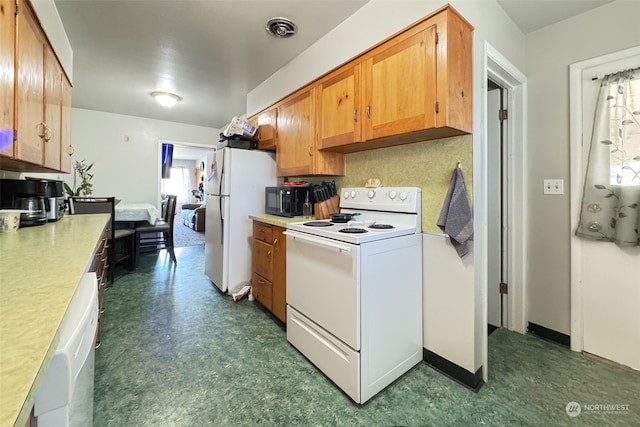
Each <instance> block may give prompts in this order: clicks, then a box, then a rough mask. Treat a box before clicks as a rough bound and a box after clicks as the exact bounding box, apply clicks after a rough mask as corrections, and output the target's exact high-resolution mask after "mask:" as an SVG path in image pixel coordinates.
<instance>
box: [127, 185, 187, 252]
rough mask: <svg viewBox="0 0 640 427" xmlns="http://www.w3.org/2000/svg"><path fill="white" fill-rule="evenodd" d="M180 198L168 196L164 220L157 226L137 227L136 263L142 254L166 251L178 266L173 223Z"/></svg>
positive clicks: (164, 208) (164, 209)
mask: <svg viewBox="0 0 640 427" xmlns="http://www.w3.org/2000/svg"><path fill="white" fill-rule="evenodd" d="M177 197H178V196H174V195H167V197H166V199H165V202H166V205H164V206H163V208H162V219H157V220H156V222H155V224H150V225H140V226H138V227H136V238H135V241H136V263H137V260H138V259H139V256H140V253H141V252H155V251H159V250H162V249H166V250H167V251H168V252H169V255H170V256H171V260H172V261H173V262H174V263H176V264H177V260H176V254H175V251H174V248H173V222H174V219H175V216H176V215H175V214H176V199H177Z"/></svg>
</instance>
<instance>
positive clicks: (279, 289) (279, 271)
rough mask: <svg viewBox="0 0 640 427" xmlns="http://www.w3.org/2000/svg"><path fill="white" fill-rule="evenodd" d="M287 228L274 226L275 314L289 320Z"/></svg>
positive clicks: (285, 320)
mask: <svg viewBox="0 0 640 427" xmlns="http://www.w3.org/2000/svg"><path fill="white" fill-rule="evenodd" d="M284 231H285V229H284V228H282V227H273V234H274V239H273V281H272V282H273V302H272V309H271V310H272V312H273V314H274V315H275V316H276V317H277V318H278V319H280V320H281V321H283V322H285V323H286V322H287V238H286V236H285V235H284Z"/></svg>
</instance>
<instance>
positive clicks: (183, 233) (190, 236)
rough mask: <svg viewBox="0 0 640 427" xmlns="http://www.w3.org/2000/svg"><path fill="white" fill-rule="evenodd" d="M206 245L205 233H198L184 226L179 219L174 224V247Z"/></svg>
mask: <svg viewBox="0 0 640 427" xmlns="http://www.w3.org/2000/svg"><path fill="white" fill-rule="evenodd" d="M203 244H204V231H202V232H198V231H194V230H193V229H191V228H189V227H187V226H186V225H184V224H183V223H182V222H181V221H180V220H179V219H178V218H176V220H175V222H174V223H173V246H174V247H175V248H183V247H185V246H197V245H203Z"/></svg>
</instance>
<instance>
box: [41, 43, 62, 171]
mask: <svg viewBox="0 0 640 427" xmlns="http://www.w3.org/2000/svg"><path fill="white" fill-rule="evenodd" d="M44 73H45V74H44V122H45V134H44V138H43V139H44V163H43V166H45V167H47V168H51V169H56V170H60V161H61V152H62V128H61V126H62V67H60V64H58V59H57V58H56V56H55V55H54V53H53V51H52V50H51V48H50V47H48V46H46V47H45V62H44Z"/></svg>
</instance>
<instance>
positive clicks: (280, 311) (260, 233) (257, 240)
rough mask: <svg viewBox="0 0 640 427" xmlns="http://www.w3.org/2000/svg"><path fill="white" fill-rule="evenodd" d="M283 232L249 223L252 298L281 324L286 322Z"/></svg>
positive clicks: (257, 223)
mask: <svg viewBox="0 0 640 427" xmlns="http://www.w3.org/2000/svg"><path fill="white" fill-rule="evenodd" d="M284 230H285V229H284V228H282V227H278V226H275V225H271V224H265V223H263V222H259V221H254V222H253V259H252V266H253V273H252V276H251V288H252V293H253V297H254V298H255V299H256V301H258V302H259V303H260V304H262V305H263V306H264V307H265V308H266V309H267V310H269V311H271V312H272V313H273V314H274V315H275V316H276V317H277V318H278V319H280V320H281V321H283V322H286V320H287V312H286V307H287V284H286V276H287V275H286V271H287V263H286V262H287V261H286V257H287V248H286V244H287V241H286V239H285V236H284V234H283V233H284Z"/></svg>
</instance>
